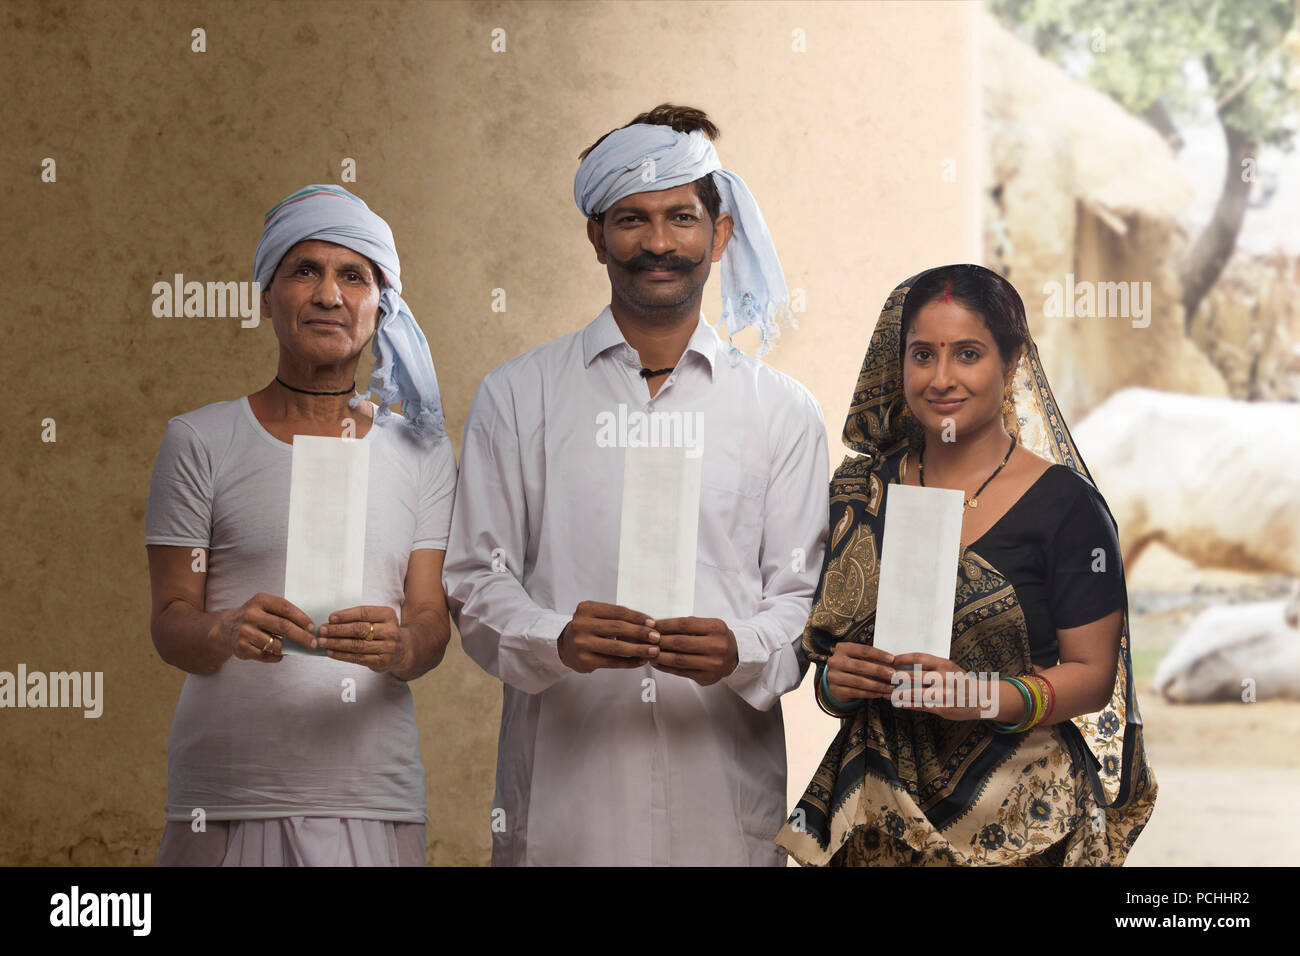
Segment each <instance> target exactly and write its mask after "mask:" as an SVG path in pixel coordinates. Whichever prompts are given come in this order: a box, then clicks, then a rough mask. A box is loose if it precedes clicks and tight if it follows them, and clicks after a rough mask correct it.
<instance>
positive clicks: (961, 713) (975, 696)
mask: <svg viewBox="0 0 1300 956" xmlns="http://www.w3.org/2000/svg"><path fill="white" fill-rule="evenodd" d="M894 669H895V671H896V672H897V673H896V675H895V678H894V680H895V684H896V686H895V687H894V688H893V693H892V694H891V702H892V703H893V705H894V706H895V707H898V708H900V709H901V710H914V711H920V712H922V713H926V714H934V715H935V716H937V717H942V718H944V719H945V720H955V721H967V720H980V719H982V718H988V719H1003V718H1002V717H1000V715H999V708H1000V707H1001V700H1000V697H999V681H998V680H997V678H996V676H993V677H988V676H985V675H982V674H973V673H967V672H966V671H964V670H962V668H960V667H958V666H957V665H956V664H954V663H953V662H952V661H950V660H948V659H947V658H943V657H935V656H934V655H933V654H899V655H898V656H897V657H895V658H894ZM1011 697H1012V698H1014V697H1015V694H1014V693H1013V694H1012V695H1011ZM1007 704H1008V707H1009V709H1011V710H1012V711H1014V710H1015V708H1016V706H1019V705H1020V702H1019V701H1018V700H1010V699H1009V700H1008V701H1007ZM1020 713H1021V715H1023V707H1021V710H1020ZM1017 719H1019V718H1017Z"/></svg>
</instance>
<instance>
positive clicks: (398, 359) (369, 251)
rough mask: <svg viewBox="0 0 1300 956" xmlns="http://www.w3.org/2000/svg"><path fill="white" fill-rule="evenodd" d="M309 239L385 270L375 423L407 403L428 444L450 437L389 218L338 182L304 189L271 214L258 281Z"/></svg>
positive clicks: (372, 387)
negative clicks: (393, 406) (405, 287)
mask: <svg viewBox="0 0 1300 956" xmlns="http://www.w3.org/2000/svg"><path fill="white" fill-rule="evenodd" d="M308 239H319V240H321V241H322V242H333V243H337V244H338V245H340V246H346V247H347V248H349V249H351V250H353V251H354V252H358V253H360V254H361V255H363V256H366V257H367V258H369V259H371V260H372V261H373V262H374V263H375V264H376V265H378V266H379V268H380V271H381V272H382V273H383V276H382V279H383V282H382V288H381V290H380V294H379V319H378V322H377V324H376V329H375V335H374V338H373V340H372V341H371V348H372V350H373V352H374V354H375V368H374V371H373V372H372V373H371V376H370V384H369V386H368V387H367V390H366V391H367V393H369V392H373V393H375V394H376V395H377V396H378V397H379V403H378V404H379V413H378V415H377V416H376V420H375V421H376V424H381V425H382V424H384V422H385V420H386V419H387V418H389V417H390V416H391V415H392V412H391V411H390V409H389V407H388V406H389V404H390V403H392V402H396V401H401V402H402V403H403V405H402V410H403V412H404V413H405V415H406V416H407V418H408V419H409V420H410V422H411V424H412V425H413V426H414V428H415V431H416V433H417V434H419V435H420V436H421V437H422V438H425V439H426V440H427V441H429V442H437V441H439V440H441V439H442V438H444V437H445V436H446V427H445V424H444V421H443V410H442V398H441V396H440V395H439V393H438V376H437V374H436V373H435V371H434V368H433V357H432V356H431V355H430V354H429V343H428V341H427V340H426V339H425V337H424V332H423V331H422V330H421V329H420V326H419V324H418V323H417V322H416V321H415V317H414V316H413V315H412V314H411V310H410V308H409V307H407V304H406V302H405V300H403V299H402V295H401V292H402V266H401V262H400V260H399V259H398V257H397V246H396V244H395V243H394V242H393V231H392V230H391V229H389V228H388V223H386V222H384V220H383V219H381V218H380V217H379V216H377V215H375V214H374V213H373V212H371V211H370V208H369V207H368V206H367V205H366V204H365V203H364V202H362V201H361V199H360V198H359V197H357V196H354V195H353V194H352V193H350V192H348V191H347V190H346V189H343V188H341V187H339V186H329V185H315V186H308V187H306V188H305V189H301V190H299V191H298V192H296V193H294V194H293V195H292V196H289V197H288V198H287V199H285V200H283V201H282V202H280V203H279V204H278V205H276V206H275V207H274V208H272V209H271V211H270V212H268V213H267V214H266V223H265V225H264V226H263V229H262V238H261V239H260V240H259V241H258V243H257V252H256V254H255V255H254V257H253V274H254V276H255V277H256V279H257V283H258V285H259V286H261V287H262V288H266V287H267V286H268V285H270V283H271V279H272V278H273V277H274V276H275V270H276V268H277V267H278V266H279V265H280V260H281V259H283V258H284V254H285V253H286V252H288V251H289V250H290V249H291V248H293V246H294V245H296V244H297V243H299V242H303V241H305V240H308ZM364 397H365V396H364V393H363V394H361V395H357V396H355V397H354V398H352V400H351V401H349V402H348V406H349V407H350V408H356V407H357V405H359V404H360V403H361V400H362V399H363V398H364Z"/></svg>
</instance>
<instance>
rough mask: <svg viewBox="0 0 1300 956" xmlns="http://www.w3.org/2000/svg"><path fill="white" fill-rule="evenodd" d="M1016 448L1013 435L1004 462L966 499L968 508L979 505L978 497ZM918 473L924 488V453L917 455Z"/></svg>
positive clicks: (1004, 465) (1003, 466)
mask: <svg viewBox="0 0 1300 956" xmlns="http://www.w3.org/2000/svg"><path fill="white" fill-rule="evenodd" d="M1015 450H1016V436H1015V435H1012V436H1011V445H1010V447H1009V448H1007V453H1006V455H1004V456H1003V458H1002V464H1000V465H998V466H997V467H996V468H994V469H993V474H991V475H989V476H988V477H987V478H985V479H984V484H982V485H980V486H979V488H978V489H977V490H976V492H975V494H973V495H971V496H970V497H969V498H967V499H966V502H965V505H966V507H967V508H975V507H978V505H979V501H978V500H977V499H978V498H979V496H980V494H981V493H982V492H983V491H984V489H985V488H987V487H988V486H989V482H990V481H992V480H993V479H994V478H996V477H997V476H998V472H1000V471H1001V470H1002V469H1003V468H1005V467H1006V465H1007V462H1009V461H1010V460H1011V453H1012V452H1013V451H1015ZM916 474H917V477H918V478H919V479H920V481H921V487H922V488H924V487H925V458H924V457H923V456H922V455H917V456H916Z"/></svg>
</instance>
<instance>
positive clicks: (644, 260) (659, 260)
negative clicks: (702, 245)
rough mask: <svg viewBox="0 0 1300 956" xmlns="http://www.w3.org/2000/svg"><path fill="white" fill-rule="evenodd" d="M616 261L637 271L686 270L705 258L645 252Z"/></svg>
mask: <svg viewBox="0 0 1300 956" xmlns="http://www.w3.org/2000/svg"><path fill="white" fill-rule="evenodd" d="M614 261H615V262H617V263H618V264H619V266H621V267H622V268H624V269H628V270H630V271H636V272H686V271H688V270H690V269H694V268H696V267H697V266H698V265H699V264H700V263H701V262H703V261H704V259H703V257H701V258H700V259H698V260H696V261H692V260H690V259H688V258H686V257H685V256H652V255H649V254H647V253H644V252H643V253H641V254H639V255H635V256H633V257H632V258H631V259H627V260H618V259H616V260H614Z"/></svg>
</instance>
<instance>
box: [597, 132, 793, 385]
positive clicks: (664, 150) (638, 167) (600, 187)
mask: <svg viewBox="0 0 1300 956" xmlns="http://www.w3.org/2000/svg"><path fill="white" fill-rule="evenodd" d="M710 173H714V174H715V175H714V177H713V181H714V184H715V185H716V186H717V189H718V195H719V196H720V197H721V199H722V211H723V212H724V213H726V214H727V215H729V216H731V219H732V223H733V231H732V237H731V241H730V242H728V243H727V248H726V250H725V251H724V252H723V254H722V319H721V320H720V322H719V324H721V323H722V322H725V323H726V325H727V337H728V339H729V340H730V339H734V337H735V335H736V333H738V332H739V331H740V330H741V329H743V328H745V327H746V326H749V325H752V326H755V327H756V328H757V329H758V332H759V335H760V336H761V337H762V345H760V346H759V349H758V355H759V356H763V355H766V354H767V352H768V350H769V349H770V348H771V343H772V340H773V339H775V338H777V337H778V336H779V335H780V334H781V332H780V328H779V327H778V325H777V320H778V319H779V320H781V321H782V322H785V323H787V324H789V325H791V326H793V325H794V319H793V317H792V316H791V314H790V295H789V293H788V291H787V290H786V286H785V276H784V274H783V273H782V271H781V262H780V260H779V259H778V258H777V255H776V248H775V246H773V244H772V236H771V235H770V234H769V233H768V231H767V223H765V222H764V221H763V214H762V213H761V212H759V209H758V204H757V203H755V202H754V197H753V196H752V195H750V192H749V188H748V187H747V186H746V185H745V182H744V180H742V179H741V178H740V177H739V176H737V175H736V174H735V173H733V172H730V171H728V170H725V169H723V168H722V164H721V163H720V162H719V161H718V153H717V150H715V149H714V148H713V144H712V143H711V142H709V138H708V137H707V136H705V135H704V133H702V132H700V131H699V130H696V131H695V132H692V133H679V132H677V131H676V130H674V129H672V128H671V127H668V126H658V125H653V124H648V123H637V124H634V125H632V126H626V127H624V128H623V129H618V130H615V131H614V132H612V133H610V134H609V135H608V136H606V137H605V139H604V140H602V141H601V143H600V145H599V146H597V147H596V148H595V149H593V150H592V151H591V152H590V153H589V154H587V158H586V159H585V160H583V161H582V165H581V166H579V167H578V174H577V176H575V177H574V180H573V199H574V201H575V202H576V203H577V204H578V208H579V209H580V210H581V211H582V214H583V215H584V216H587V217H588V218H591V217H592V216H598V215H600V214H601V213H603V212H604V211H605V210H606V209H608V208H609V207H610V206H612V205H614V203H616V202H618V201H619V200H620V199H624V198H626V197H627V196H631V195H634V194H635V193H643V192H658V191H660V190H664V189H673V188H675V187H677V186H685V185H687V184H688V183H693V182H695V180H697V179H701V178H703V177H704V176H707V175H708V174H710ZM729 354H730V355H731V356H732V359H733V361H734V360H735V359H736V358H737V356H738V354H739V353H738V350H737V349H736V347H735V345H734V343H733V344H732V346H731V352H730V353H729Z"/></svg>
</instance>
